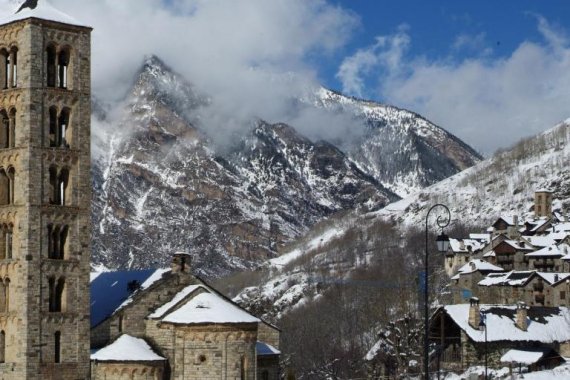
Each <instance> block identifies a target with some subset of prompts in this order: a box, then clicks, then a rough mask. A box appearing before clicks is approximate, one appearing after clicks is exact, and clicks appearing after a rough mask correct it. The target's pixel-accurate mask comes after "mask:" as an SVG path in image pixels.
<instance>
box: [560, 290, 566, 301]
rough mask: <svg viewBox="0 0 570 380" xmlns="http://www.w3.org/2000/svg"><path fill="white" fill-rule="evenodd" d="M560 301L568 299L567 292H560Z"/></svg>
mask: <svg viewBox="0 0 570 380" xmlns="http://www.w3.org/2000/svg"><path fill="white" fill-rule="evenodd" d="M560 299H561V300H565V299H566V291H565V290H562V291H560Z"/></svg>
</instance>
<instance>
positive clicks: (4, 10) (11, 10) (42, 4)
mask: <svg viewBox="0 0 570 380" xmlns="http://www.w3.org/2000/svg"><path fill="white" fill-rule="evenodd" d="M21 3H22V2H18V3H14V2H9V3H7V4H4V5H2V6H1V8H0V14H1V16H0V25H3V24H9V23H11V22H15V21H21V20H25V19H28V18H37V19H42V20H48V21H54V22H59V23H63V24H69V25H75V26H82V27H87V26H86V25H85V24H83V23H81V22H80V21H78V20H76V19H75V18H73V17H71V16H70V15H68V14H66V13H64V12H62V11H60V10H58V9H56V8H55V7H54V6H52V5H51V4H50V3H49V2H48V1H47V0H39V1H38V5H37V7H36V8H35V9H30V8H24V9H22V10H21V11H20V12H18V13H16V11H17V10H18V9H19V8H20V4H21Z"/></svg>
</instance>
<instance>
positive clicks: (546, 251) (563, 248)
mask: <svg viewBox="0 0 570 380" xmlns="http://www.w3.org/2000/svg"><path fill="white" fill-rule="evenodd" d="M568 252H569V250H568V245H566V244H561V245H560V246H557V245H551V246H549V247H544V248H542V249H539V250H538V251H534V252H530V253H527V254H526V255H525V256H526V257H552V256H557V257H562V256H565V255H567V254H568Z"/></svg>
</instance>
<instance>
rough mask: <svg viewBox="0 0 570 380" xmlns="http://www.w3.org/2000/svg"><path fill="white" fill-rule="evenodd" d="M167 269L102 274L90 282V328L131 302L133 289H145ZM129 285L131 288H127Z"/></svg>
mask: <svg viewBox="0 0 570 380" xmlns="http://www.w3.org/2000/svg"><path fill="white" fill-rule="evenodd" d="M168 271H169V269H158V270H157V269H147V270H135V271H116V272H104V273H101V274H99V275H98V276H96V277H94V278H93V279H92V281H91V286H90V293H91V327H94V326H96V325H98V324H99V323H101V322H103V321H104V320H105V319H107V318H108V317H110V316H111V315H113V313H115V312H116V311H117V310H119V309H121V308H122V307H124V306H125V305H127V304H128V303H130V302H131V300H132V298H131V297H132V296H133V294H134V291H133V289H134V287H136V286H138V285H140V286H139V287H138V289H146V288H148V287H149V286H150V285H152V284H153V283H154V282H156V281H157V280H159V279H160V278H161V277H162V275H163V274H164V273H166V272H168ZM129 285H131V286H129Z"/></svg>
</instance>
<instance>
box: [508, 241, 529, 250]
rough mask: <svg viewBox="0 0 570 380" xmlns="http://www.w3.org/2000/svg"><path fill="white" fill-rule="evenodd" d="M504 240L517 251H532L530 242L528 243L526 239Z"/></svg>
mask: <svg viewBox="0 0 570 380" xmlns="http://www.w3.org/2000/svg"><path fill="white" fill-rule="evenodd" d="M504 242H505V243H506V244H508V245H510V246H511V247H513V248H514V249H516V250H517V251H532V248H531V247H530V244H526V243H525V242H524V241H516V240H505V241H504Z"/></svg>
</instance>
